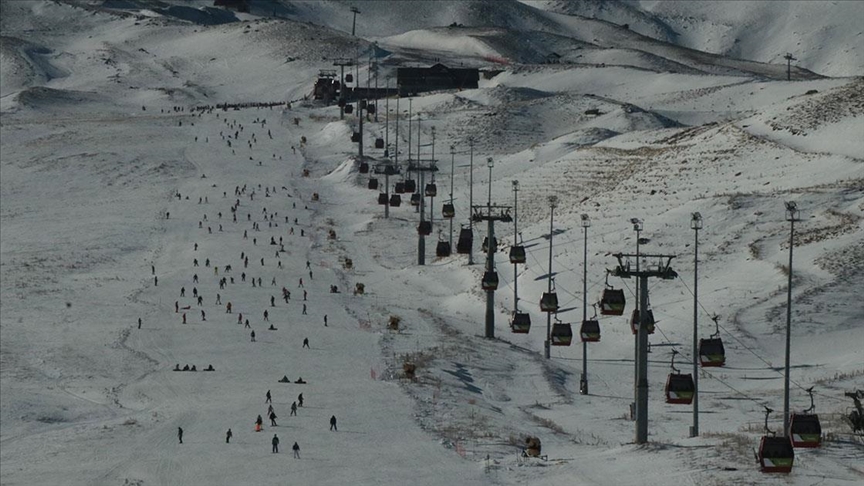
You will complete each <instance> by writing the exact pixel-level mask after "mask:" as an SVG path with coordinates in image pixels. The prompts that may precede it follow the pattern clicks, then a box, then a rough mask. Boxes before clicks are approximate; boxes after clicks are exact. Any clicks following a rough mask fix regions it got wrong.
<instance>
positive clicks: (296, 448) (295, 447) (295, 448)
mask: <svg viewBox="0 0 864 486" xmlns="http://www.w3.org/2000/svg"><path fill="white" fill-rule="evenodd" d="M291 450H293V451H294V459H300V446H299V445H297V443H296V442H295V443H294V445H293V446H291Z"/></svg>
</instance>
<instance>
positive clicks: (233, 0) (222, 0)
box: [213, 0, 249, 12]
mask: <svg viewBox="0 0 864 486" xmlns="http://www.w3.org/2000/svg"><path fill="white" fill-rule="evenodd" d="M213 6H214V7H223V8H227V9H231V10H236V11H238V12H248V11H249V2H247V0H213Z"/></svg>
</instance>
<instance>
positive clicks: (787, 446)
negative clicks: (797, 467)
mask: <svg viewBox="0 0 864 486" xmlns="http://www.w3.org/2000/svg"><path fill="white" fill-rule="evenodd" d="M773 411H774V410H771V409H770V408H768V407H765V435H763V436H762V440H760V441H759V451H758V452H756V461H757V462H759V470H760V471H762V472H763V473H775V472H779V473H788V472H791V471H792V466H793V464H794V463H795V448H794V447H793V446H792V441H791V440H790V439H789V437H777V436H776V435H775V434H774V431H772V430H771V429H769V428H768V415H770V414H771V412H773Z"/></svg>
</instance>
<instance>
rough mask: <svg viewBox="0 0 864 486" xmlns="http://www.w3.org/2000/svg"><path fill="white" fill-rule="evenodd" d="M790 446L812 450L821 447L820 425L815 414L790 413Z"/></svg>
mask: <svg viewBox="0 0 864 486" xmlns="http://www.w3.org/2000/svg"><path fill="white" fill-rule="evenodd" d="M789 435H791V436H792V446H794V447H803V448H813V447H819V446H821V445H822V425H821V424H820V423H819V416H818V415H816V414H815V413H800V412H799V413H792V418H790V419H789Z"/></svg>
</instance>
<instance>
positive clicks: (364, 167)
mask: <svg viewBox="0 0 864 486" xmlns="http://www.w3.org/2000/svg"><path fill="white" fill-rule="evenodd" d="M358 172H360V173H361V174H368V173H369V163H368V162H360V168H359V169H358Z"/></svg>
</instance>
